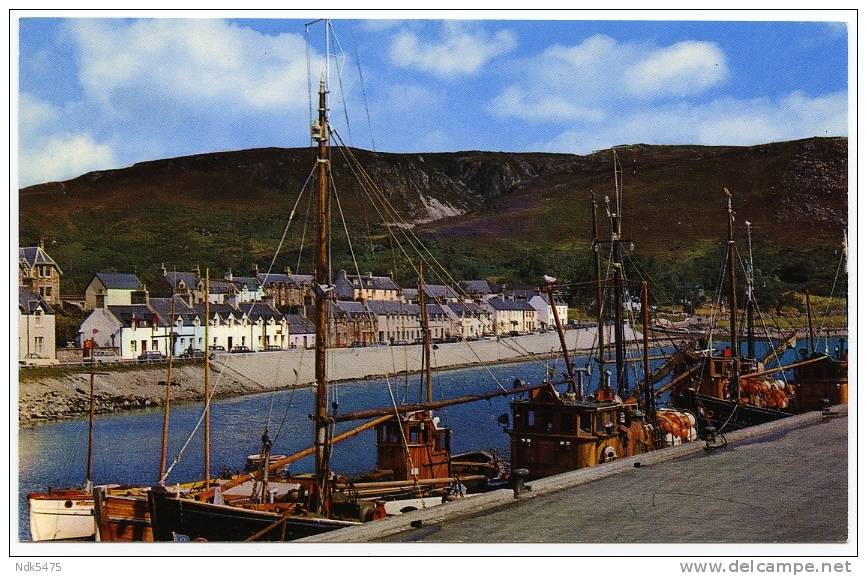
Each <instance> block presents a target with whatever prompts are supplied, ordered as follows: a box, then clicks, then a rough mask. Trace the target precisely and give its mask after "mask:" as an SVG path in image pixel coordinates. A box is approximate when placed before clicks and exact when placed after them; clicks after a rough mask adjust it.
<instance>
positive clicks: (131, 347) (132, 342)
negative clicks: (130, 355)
mask: <svg viewBox="0 0 867 576" xmlns="http://www.w3.org/2000/svg"><path fill="white" fill-rule="evenodd" d="M129 351H130V352H135V351H136V341H135V340H130V341H129Z"/></svg>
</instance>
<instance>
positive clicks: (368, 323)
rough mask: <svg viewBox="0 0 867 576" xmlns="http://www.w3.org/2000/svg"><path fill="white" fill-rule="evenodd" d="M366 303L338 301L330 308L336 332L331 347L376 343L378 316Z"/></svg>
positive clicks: (332, 336)
mask: <svg viewBox="0 0 867 576" xmlns="http://www.w3.org/2000/svg"><path fill="white" fill-rule="evenodd" d="M366 304H367V303H365V302H358V301H355V300H337V301H336V302H333V303H332V305H331V306H329V308H330V310H331V317H332V319H333V321H334V332H333V334H332V335H331V342H330V343H329V346H332V347H336V348H341V347H348V346H353V345H355V346H369V345H370V344H373V343H374V342H376V314H374V313H373V312H371V311H370V309H369V308H368V307H367V305H366Z"/></svg>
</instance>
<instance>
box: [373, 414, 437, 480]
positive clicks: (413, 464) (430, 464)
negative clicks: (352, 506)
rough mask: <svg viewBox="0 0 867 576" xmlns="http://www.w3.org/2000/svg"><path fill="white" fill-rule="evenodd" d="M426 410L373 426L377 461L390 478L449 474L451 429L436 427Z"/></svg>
mask: <svg viewBox="0 0 867 576" xmlns="http://www.w3.org/2000/svg"><path fill="white" fill-rule="evenodd" d="M438 424H439V418H434V417H433V415H432V413H431V412H430V411H428V410H421V411H419V412H413V413H410V414H404V415H401V416H400V418H398V417H395V418H393V419H391V420H388V421H386V422H383V423H382V424H379V425H378V426H376V464H377V468H378V469H379V470H380V471H385V470H389V471H391V472H392V474H391V479H392V480H429V479H433V478H449V477H451V458H450V454H451V430H449V429H448V428H440V427H439V425H438Z"/></svg>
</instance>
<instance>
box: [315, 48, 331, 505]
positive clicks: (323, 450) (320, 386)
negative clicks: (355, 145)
mask: <svg viewBox="0 0 867 576" xmlns="http://www.w3.org/2000/svg"><path fill="white" fill-rule="evenodd" d="M326 36H327V32H326ZM326 94H327V90H326V86H325V77H324V76H323V78H322V79H321V80H320V81H319V121H318V123H317V124H315V125H314V127H313V137H314V138H315V139H316V140H318V141H319V155H318V157H317V159H316V162H317V166H318V168H319V170H318V180H319V195H318V202H317V204H318V218H319V226H318V247H317V252H316V284H318V285H319V287H320V289H319V290H318V291H317V294H316V412H315V415H314V439H313V442H314V446H315V448H316V478H317V480H318V482H319V491H318V493H317V494H315V495H314V502H313V509H314V510H315V511H316V512H318V513H320V514H327V513H328V509H327V508H328V499H327V498H326V497H325V490H326V487H327V484H328V478H327V477H326V476H327V473H328V459H327V436H328V407H327V405H326V400H327V390H326V386H325V384H326V374H325V352H326V348H327V347H328V299H327V297H328V296H327V290H326V287H327V286H328V224H329V223H328V110H327V108H326V99H325V95H326Z"/></svg>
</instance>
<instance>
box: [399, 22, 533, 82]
mask: <svg viewBox="0 0 867 576" xmlns="http://www.w3.org/2000/svg"><path fill="white" fill-rule="evenodd" d="M515 46H517V40H516V39H515V35H514V34H513V33H512V32H511V31H509V30H500V31H498V32H496V33H494V34H490V33H488V32H486V31H484V30H481V29H471V28H469V27H468V26H467V25H466V24H464V23H461V22H454V21H452V22H446V23H444V24H443V28H442V31H441V33H440V35H439V37H438V38H437V39H436V40H434V41H425V40H423V39H421V38H420V37H419V36H418V35H417V34H416V33H414V32H410V31H407V30H404V31H402V32H399V33H398V34H396V35H395V36H394V38H393V40H392V43H391V47H390V48H389V57H390V59H391V62H392V63H393V64H395V65H397V66H400V67H403V68H417V69H419V70H422V71H424V72H428V73H430V74H433V75H434V76H438V77H441V78H455V77H458V76H462V75H470V74H475V73H476V72H478V71H479V70H480V69H482V68H483V67H484V66H485V65H486V64H488V62H490V61H491V60H493V59H494V58H496V57H497V56H500V55H502V54H505V53H507V52H510V51H511V50H513V49H514V48H515Z"/></svg>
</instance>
